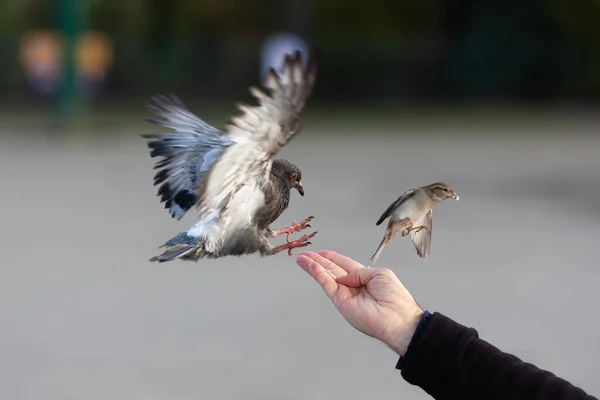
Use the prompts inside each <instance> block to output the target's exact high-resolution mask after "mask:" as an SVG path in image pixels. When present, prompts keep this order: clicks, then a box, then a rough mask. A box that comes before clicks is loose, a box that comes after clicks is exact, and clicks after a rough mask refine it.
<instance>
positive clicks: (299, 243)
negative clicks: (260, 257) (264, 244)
mask: <svg viewBox="0 0 600 400" xmlns="http://www.w3.org/2000/svg"><path fill="white" fill-rule="evenodd" d="M316 234H317V232H313V233H311V234H310V235H304V236H302V237H301V238H300V239H298V240H294V241H293V242H288V243H285V244H282V245H281V246H277V247H275V248H274V249H273V254H277V253H279V252H281V251H283V250H287V251H288V256H291V255H292V249H297V248H300V247H306V246H310V245H311V244H312V243H311V242H309V241H308V240H309V239H311V238H313V237H314V236H315V235H316Z"/></svg>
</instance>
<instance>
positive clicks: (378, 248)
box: [371, 232, 392, 264]
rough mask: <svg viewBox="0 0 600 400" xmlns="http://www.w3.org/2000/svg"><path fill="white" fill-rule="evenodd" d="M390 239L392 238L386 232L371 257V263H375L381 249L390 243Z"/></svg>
mask: <svg viewBox="0 0 600 400" xmlns="http://www.w3.org/2000/svg"><path fill="white" fill-rule="evenodd" d="M391 238H392V236H391V235H390V234H389V233H388V232H386V233H385V236H384V237H383V239H381V243H379V247H377V250H375V254H373V257H371V262H372V263H373V264H374V263H376V262H377V259H378V258H379V256H380V255H381V252H382V251H383V248H384V247H385V245H386V244H388V242H389V241H390V239H391Z"/></svg>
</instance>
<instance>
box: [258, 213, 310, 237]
mask: <svg viewBox="0 0 600 400" xmlns="http://www.w3.org/2000/svg"><path fill="white" fill-rule="evenodd" d="M313 218H314V217H308V218H306V219H305V220H302V221H300V222H298V223H296V222H294V223H292V225H290V226H286V227H285V228H281V229H270V228H269V230H268V231H267V232H266V235H267V237H270V238H274V237H275V236H279V235H283V234H284V233H285V234H286V238H285V241H286V242H288V243H290V235H291V234H292V233H294V232H300V231H302V230H304V229H306V228H310V225H309V224H308V223H309V222H310V221H311V220H312V219H313Z"/></svg>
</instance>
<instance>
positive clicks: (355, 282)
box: [335, 268, 379, 288]
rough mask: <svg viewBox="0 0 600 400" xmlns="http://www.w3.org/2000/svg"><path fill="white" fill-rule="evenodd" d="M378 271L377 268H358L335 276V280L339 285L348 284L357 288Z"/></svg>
mask: <svg viewBox="0 0 600 400" xmlns="http://www.w3.org/2000/svg"><path fill="white" fill-rule="evenodd" d="M378 273H379V271H378V270H376V269H372V268H359V269H356V270H354V271H352V272H350V273H349V274H347V275H344V276H340V277H338V278H336V280H335V281H336V282H337V283H339V284H340V285H344V286H348V287H351V288H359V287H361V286H365V285H366V284H367V282H369V281H370V280H371V279H372V278H373V277H374V276H375V275H377V274H378Z"/></svg>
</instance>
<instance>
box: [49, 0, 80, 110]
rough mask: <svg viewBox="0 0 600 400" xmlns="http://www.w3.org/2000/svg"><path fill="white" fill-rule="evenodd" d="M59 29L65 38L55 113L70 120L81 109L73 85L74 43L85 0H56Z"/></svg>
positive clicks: (78, 32)
mask: <svg viewBox="0 0 600 400" xmlns="http://www.w3.org/2000/svg"><path fill="white" fill-rule="evenodd" d="M56 1H57V7H58V26H59V31H60V33H61V34H62V35H63V37H64V39H65V58H64V75H63V80H62V84H61V86H60V88H59V91H58V94H57V99H56V104H55V105H56V114H57V116H58V117H59V118H60V119H63V118H64V119H66V120H67V121H69V120H71V119H72V117H73V115H74V113H75V112H76V111H82V109H83V104H81V101H82V96H79V93H78V92H77V88H76V87H75V43H76V40H77V37H78V36H79V35H80V34H81V32H82V31H83V29H84V22H85V17H86V10H87V4H86V3H88V1H87V0H56Z"/></svg>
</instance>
